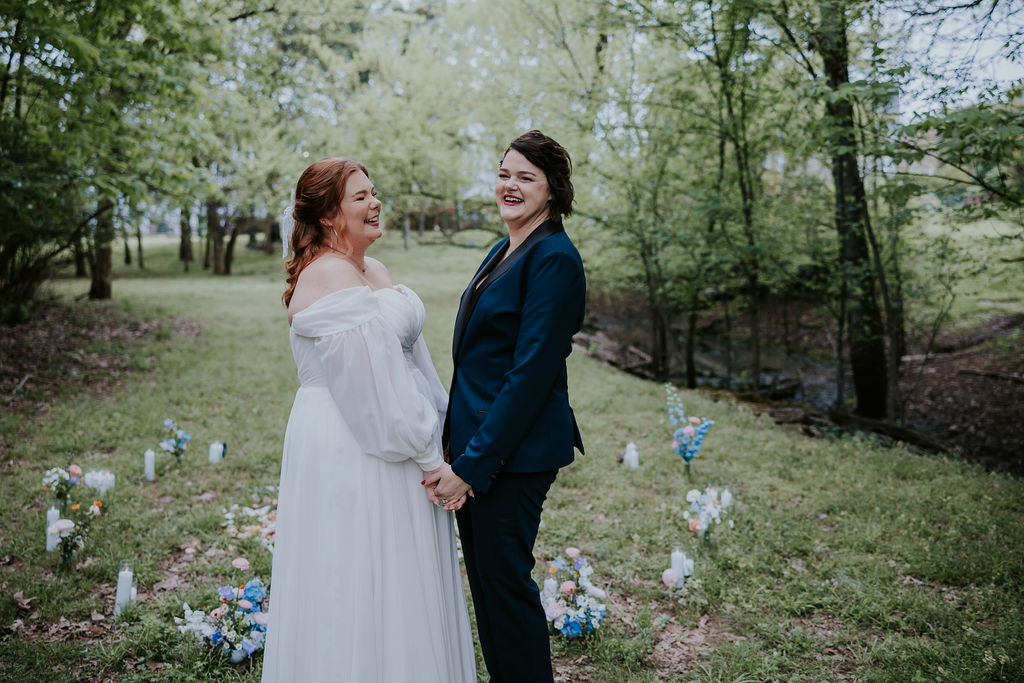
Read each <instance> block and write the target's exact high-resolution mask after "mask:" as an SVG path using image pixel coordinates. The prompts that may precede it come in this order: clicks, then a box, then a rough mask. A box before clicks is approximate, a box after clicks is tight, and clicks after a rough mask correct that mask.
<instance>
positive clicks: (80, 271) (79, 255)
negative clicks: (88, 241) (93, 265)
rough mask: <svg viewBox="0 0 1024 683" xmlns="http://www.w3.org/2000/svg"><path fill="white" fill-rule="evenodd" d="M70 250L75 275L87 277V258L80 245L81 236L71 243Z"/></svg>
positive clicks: (83, 248)
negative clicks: (73, 260)
mask: <svg viewBox="0 0 1024 683" xmlns="http://www.w3.org/2000/svg"><path fill="white" fill-rule="evenodd" d="M71 251H72V253H73V254H74V257H75V277H88V276H89V259H88V258H87V256H86V251H85V247H84V246H82V240H81V238H79V239H76V240H75V241H74V242H73V243H72V244H71Z"/></svg>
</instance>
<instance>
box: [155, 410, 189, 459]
mask: <svg viewBox="0 0 1024 683" xmlns="http://www.w3.org/2000/svg"><path fill="white" fill-rule="evenodd" d="M164 429H165V430H167V436H165V437H164V440H163V441H161V442H160V448H162V449H164V450H165V451H167V452H168V453H170V454H171V455H173V456H174V460H175V462H176V463H177V464H179V465H180V464H181V462H182V461H183V460H184V459H185V451H187V450H188V446H189V444H190V443H192V435H191V434H189V433H188V432H186V431H185V430H183V429H178V428H177V427H175V426H174V420H172V419H171V418H167V419H166V420H164Z"/></svg>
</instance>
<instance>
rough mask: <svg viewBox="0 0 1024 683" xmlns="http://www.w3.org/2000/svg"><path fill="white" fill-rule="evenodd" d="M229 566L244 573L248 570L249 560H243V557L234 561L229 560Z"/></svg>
mask: <svg viewBox="0 0 1024 683" xmlns="http://www.w3.org/2000/svg"><path fill="white" fill-rule="evenodd" d="M231 566H232V567H234V568H235V569H241V570H242V571H245V570H246V569H248V568H249V560H247V559H245V558H244V557H236V558H235V559H233V560H231Z"/></svg>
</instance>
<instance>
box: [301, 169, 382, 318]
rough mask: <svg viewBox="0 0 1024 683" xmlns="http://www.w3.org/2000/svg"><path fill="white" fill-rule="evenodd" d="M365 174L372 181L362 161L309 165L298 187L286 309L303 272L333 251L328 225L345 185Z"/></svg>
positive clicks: (339, 205) (339, 201) (335, 212)
mask: <svg viewBox="0 0 1024 683" xmlns="http://www.w3.org/2000/svg"><path fill="white" fill-rule="evenodd" d="M357 171H362V172H363V173H365V174H366V176H367V177H369V175H370V173H369V171H367V170H366V166H364V165H362V164H361V163H359V162H358V161H352V160H351V159H344V158H342V157H333V158H330V159H321V160H320V161H317V162H314V163H312V164H310V165H309V168H307V169H306V170H305V171H303V172H302V175H301V176H299V182H298V183H296V185H295V205H294V207H293V208H292V220H293V221H295V226H294V227H293V228H292V234H291V239H290V240H289V241H290V242H291V244H290V246H291V250H292V257H291V258H290V259H288V261H287V262H286V263H285V265H284V269H285V272H286V273H287V274H288V278H287V280H286V282H287V283H288V288H287V289H285V291H284V296H283V297H282V298H283V299H284V305H285V306H287V305H288V304H289V303H291V300H292V294H293V293H294V292H295V283H296V282H298V280H299V274H300V273H302V271H303V269H305V267H306V266H308V265H309V264H310V263H312V262H313V261H314V259H316V257H317V256H319V255H320V253H321V252H322V251H323V250H324V249H330V248H332V247H331V237H332V230H331V227H330V226H329V225H324V220H325V219H326V220H328V221H329V220H331V219H333V218H334V217H335V216H336V215H338V211H339V210H340V207H341V200H342V198H343V197H344V196H345V185H346V183H347V182H348V179H349V176H351V175H352V174H353V173H356V172H357Z"/></svg>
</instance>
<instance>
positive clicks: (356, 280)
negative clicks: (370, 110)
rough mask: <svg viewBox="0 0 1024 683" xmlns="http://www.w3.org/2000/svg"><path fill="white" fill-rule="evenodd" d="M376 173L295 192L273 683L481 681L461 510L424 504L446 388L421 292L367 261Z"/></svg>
mask: <svg viewBox="0 0 1024 683" xmlns="http://www.w3.org/2000/svg"><path fill="white" fill-rule="evenodd" d="M380 209H381V203H380V201H379V200H378V199H377V197H376V191H375V190H374V187H373V183H371V182H370V179H369V177H368V175H367V171H366V167H364V166H363V165H362V164H359V163H356V162H354V161H351V160H349V159H340V158H335V159H324V160H322V161H318V162H316V163H315V164H313V165H312V166H310V167H309V168H307V169H306V170H305V172H303V174H302V176H301V177H300V178H299V182H298V185H297V186H296V188H295V206H294V208H293V210H292V216H293V219H294V230H293V232H292V234H291V239H290V245H291V249H292V252H293V254H294V256H293V257H292V259H291V260H290V261H288V264H287V272H288V289H287V290H286V291H285V294H284V303H285V305H286V306H287V307H288V318H289V320H290V321H291V329H290V338H291V346H292V355H293V356H294V358H295V364H296V365H297V366H298V375H299V382H300V385H301V386H300V387H299V389H298V391H297V392H296V394H295V402H294V404H293V405H292V412H291V416H290V417H289V419H288V428H287V431H286V432H285V437H284V457H283V461H282V464H281V488H280V493H279V496H278V497H279V501H280V505H279V507H278V515H277V533H276V536H275V545H274V566H273V571H272V576H271V586H270V591H271V608H270V624H269V626H268V629H267V651H266V655H265V657H264V661H263V681H264V683H268V682H270V681H280V682H282V683H286V682H287V683H291V682H293V681H301V682H302V683H316V682H319V681H337V682H339V683H340V682H343V681H349V682H351V683H366V682H371V681H376V682H380V683H387V682H390V681H396V682H397V681H429V682H431V683H464V682H468V681H474V680H476V667H475V660H474V654H473V642H472V638H471V636H470V629H469V615H468V613H467V611H466V603H465V596H464V594H463V592H462V577H461V574H460V572H459V563H458V558H457V556H456V550H455V536H454V530H453V526H452V519H451V513H449V512H445V511H444V510H441V509H439V508H437V507H435V506H433V505H430V503H428V502H427V501H426V500H424V499H423V493H422V491H421V490H420V482H421V481H422V480H423V477H424V475H425V474H426V473H429V472H432V471H436V470H437V468H439V467H440V466H441V464H442V460H441V422H442V421H443V419H444V410H445V406H446V404H447V396H446V395H445V391H444V387H442V386H441V382H440V380H439V379H438V377H437V373H436V372H435V371H434V367H433V365H432V364H431V362H430V354H429V353H428V352H427V347H426V345H425V344H424V342H423V337H422V336H421V334H420V332H421V330H422V329H423V321H424V316H425V312H424V309H423V304H422V303H421V302H420V299H419V297H417V296H416V294H415V293H413V291H412V290H411V289H409V288H407V287H404V286H402V285H394V284H393V283H392V282H391V277H390V276H389V275H388V271H387V269H386V268H385V267H384V265H383V264H382V263H381V262H380V261H377V260H376V259H372V258H370V257H368V256H367V255H366V250H367V248H368V247H369V246H370V245H371V244H372V243H373V242H374V241H375V240H376V239H377V238H378V237H380V235H381V229H380Z"/></svg>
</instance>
